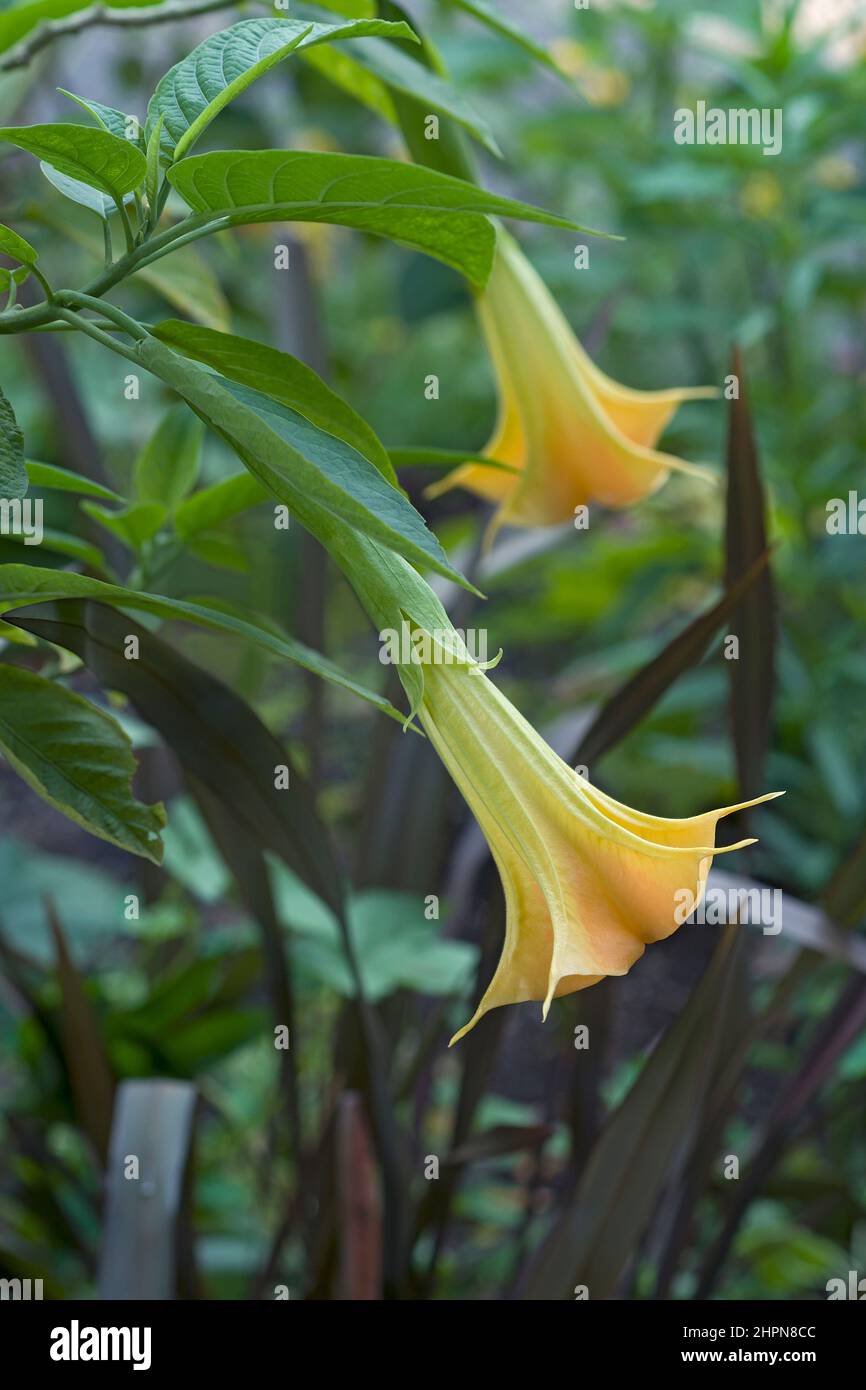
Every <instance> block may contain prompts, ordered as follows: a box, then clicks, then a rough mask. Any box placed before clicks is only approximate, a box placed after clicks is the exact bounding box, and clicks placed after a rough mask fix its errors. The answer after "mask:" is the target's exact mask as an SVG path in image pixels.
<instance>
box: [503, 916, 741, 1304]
mask: <svg viewBox="0 0 866 1390" xmlns="http://www.w3.org/2000/svg"><path fill="white" fill-rule="evenodd" d="M736 932H737V928H736V927H728V928H727V929H726V930H725V933H724V935H723V936H722V939H721V940H720V942H719V945H718V947H717V949H716V952H715V955H714V956H713V959H712V960H711V962H710V964H709V966H708V967H707V969H706V971H705V972H704V975H703V977H702V979H701V981H700V984H699V985H698V988H697V989H696V990H695V992H694V993H693V994H692V996H691V998H690V1000H689V1002H688V1004H687V1005H686V1007H685V1009H684V1010H683V1012H682V1013H681V1014H680V1016H679V1018H678V1019H677V1020H676V1022H675V1023H674V1024H673V1025H672V1027H670V1028H669V1029H668V1031H667V1033H666V1034H665V1036H664V1037H663V1039H662V1040H661V1042H660V1043H659V1044H658V1046H657V1047H656V1049H655V1051H654V1052H653V1053H652V1054H651V1056H650V1057H649V1059H648V1061H647V1062H646V1064H645V1066H644V1068H643V1070H642V1071H641V1073H640V1075H639V1076H638V1078H637V1080H636V1081H635V1083H634V1085H633V1086H632V1088H631V1090H630V1091H629V1092H628V1094H627V1096H626V1098H625V1100H624V1101H623V1102H622V1103H621V1104H620V1105H619V1106H618V1108H617V1109H616V1110H615V1111H614V1112H613V1114H612V1115H611V1117H610V1119H609V1120H608V1122H607V1124H606V1125H605V1127H604V1129H603V1130H602V1132H601V1134H600V1135H599V1138H598V1141H597V1142H596V1144H595V1147H594V1149H593V1151H592V1154H591V1155H590V1158H589V1161H588V1163H587V1165H586V1168H585V1169H584V1172H583V1176H582V1178H581V1181H580V1183H579V1185H578V1188H577V1191H576V1192H575V1194H574V1197H573V1198H572V1199H571V1201H570V1204H569V1208H568V1210H567V1211H566V1212H565V1213H562V1214H560V1215H559V1216H558V1218H557V1222H556V1226H555V1228H554V1230H553V1231H552V1233H551V1235H550V1237H549V1238H548V1240H547V1241H546V1242H545V1244H544V1245H542V1247H541V1249H540V1250H539V1253H538V1256H537V1258H536V1260H535V1262H534V1264H533V1266H532V1269H531V1271H530V1275H529V1278H528V1282H527V1287H526V1290H525V1292H524V1297H526V1298H529V1299H545V1300H546V1299H566V1298H569V1297H573V1290H574V1288H575V1286H576V1285H579V1284H582V1285H586V1286H587V1287H588V1290H589V1297H590V1299H593V1300H596V1299H602V1298H612V1297H615V1295H616V1290H617V1286H618V1283H619V1280H620V1277H621V1275H622V1272H623V1270H624V1269H625V1266H626V1263H627V1261H628V1259H629V1257H630V1256H631V1255H632V1254H633V1252H634V1251H635V1249H636V1248H637V1247H638V1244H639V1242H640V1240H641V1238H642V1236H643V1234H644V1231H645V1229H646V1226H647V1223H648V1222H649V1219H650V1217H651V1215H652V1213H653V1210H654V1208H655V1206H656V1204H657V1202H658V1200H659V1197H660V1195H661V1192H662V1189H663V1187H664V1185H665V1183H666V1182H667V1180H668V1178H669V1175H670V1172H671V1169H672V1167H673V1164H674V1162H675V1159H676V1157H677V1156H678V1155H680V1154H681V1151H682V1146H683V1143H684V1141H685V1140H688V1138H689V1136H690V1133H691V1132H692V1131H693V1125H694V1120H695V1116H696V1114H697V1113H698V1112H699V1107H700V1103H701V1100H702V1097H703V1095H704V1092H705V1088H706V1086H707V1084H708V1081H709V1078H710V1076H711V1074H712V1071H713V1068H714V1066H715V1065H716V1062H717V1059H718V1056H719V1048H720V1043H721V1038H722V1032H723V1026H724V1020H725V1015H726V1010H727V1008H728V1000H729V997H730V996H731V995H732V991H733V985H734V980H735V970H736V966H737V952H736Z"/></svg>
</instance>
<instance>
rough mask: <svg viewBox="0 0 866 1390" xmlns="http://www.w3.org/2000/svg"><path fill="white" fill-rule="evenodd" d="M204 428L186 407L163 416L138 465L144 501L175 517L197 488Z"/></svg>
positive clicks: (139, 489)
mask: <svg viewBox="0 0 866 1390" xmlns="http://www.w3.org/2000/svg"><path fill="white" fill-rule="evenodd" d="M203 439H204V425H203V424H202V422H201V420H199V419H198V417H197V416H196V415H194V414H193V413H192V411H191V410H188V409H187V407H186V406H184V405H176V406H172V408H171V409H170V410H169V411H168V412H167V413H166V414H165V415H164V416H163V418H162V420H161V421H160V423H159V425H158V426H157V428H156V430H155V431H154V433H153V435H152V436H151V438H150V439H149V440H148V442H147V444H145V446H144V448H143V449H142V451H141V453H140V454H139V456H138V459H137V460H136V463H135V470H134V478H135V488H136V492H137V494H138V496H139V498H140V499H141V501H142V502H159V503H162V505H163V506H164V508H165V510H166V511H167V512H168V514H169V515H171V514H172V513H173V512H174V511H175V510H176V509H177V507H178V506H179V505H180V503H181V502H182V501H183V499H184V498H185V497H186V495H187V493H188V492H191V491H192V489H193V488H194V487H195V480H196V478H197V477H198V470H199V464H200V463H201V448H202V441H203Z"/></svg>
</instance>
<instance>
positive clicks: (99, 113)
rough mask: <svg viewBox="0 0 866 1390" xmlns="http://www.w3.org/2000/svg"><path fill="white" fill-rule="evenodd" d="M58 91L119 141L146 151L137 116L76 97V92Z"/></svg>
mask: <svg viewBox="0 0 866 1390" xmlns="http://www.w3.org/2000/svg"><path fill="white" fill-rule="evenodd" d="M57 90H58V92H60V93H61V94H62V95H63V96H65V97H69V100H70V101H74V102H75V103H76V104H77V105H78V106H81V107H83V108H84V110H85V111H89V112H90V114H91V116H92V117H93V118H94V120H95V121H96V123H97V124H98V125H99V126H101V128H102V129H103V130H109V131H111V134H112V135H116V136H117V138H118V140H130V141H131V143H132V144H133V145H137V146H138V148H139V149H140V150H143V149H144V137H143V135H142V133H141V126H140V124H139V121H138V117H137V116H128V115H127V114H126V113H125V112H124V111H118V110H117V109H116V107H114V106H103V104H102V102H101V101H92V100H91V99H90V98H89V97H79V96H76V95H75V93H74V92H67V90H66V88H65V87H58V88H57ZM130 130H132V131H133V132H134V134H133V135H130V133H129V132H130Z"/></svg>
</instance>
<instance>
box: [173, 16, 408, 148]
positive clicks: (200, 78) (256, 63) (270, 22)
mask: <svg viewBox="0 0 866 1390" xmlns="http://www.w3.org/2000/svg"><path fill="white" fill-rule="evenodd" d="M380 34H385V35H388V36H390V37H391V38H403V39H414V37H415V36H414V34H413V33H412V30H411V29H410V28H409V26H408V25H407V24H402V23H400V24H390V23H388V22H387V21H385V20H380V19H374V20H351V21H349V22H348V23H346V24H314V23H312V22H307V21H304V20H297V19H244V20H241V22H240V23H239V24H233V25H232V26H231V28H230V29H223V30H222V31H221V32H220V33H219V34H213V35H211V37H210V38H208V39H205V40H204V42H203V43H200V44H199V45H198V47H197V48H194V49H193V51H192V53H190V54H188V55H187V57H186V58H183V59H182V60H181V61H180V62H179V63H177V64H176V65H175V66H174V67H173V68H171V69H170V70H169V71H168V72H167V73H166V74H165V76H164V77H163V78H162V80H161V81H160V83H159V86H158V87H157V89H156V91H155V92H154V94H153V96H152V97H151V100H150V104H149V106H148V108H147V121H146V124H145V134H146V136H147V138H148V139H149V138H150V135H151V132H152V131H153V128H154V126H155V125H156V122H157V121H158V119H159V117H160V116H162V117H163V122H164V124H163V133H162V137H161V141H160V145H161V150H162V158H163V161H164V162H166V163H170V162H171V161H172V160H173V159H180V158H181V156H182V155H183V154H184V152H185V151H186V150H189V149H191V148H192V146H193V145H194V143H195V141H196V140H197V139H198V138H199V136H200V135H201V134H202V132H203V131H204V130H205V129H206V128H207V127H208V126H209V125H210V123H211V121H212V120H214V118H215V117H216V116H217V115H219V113H220V111H222V110H223V108H224V107H226V106H228V104H229V102H231V101H234V99H235V97H237V96H240V94H241V92H243V91H245V90H246V88H247V87H249V86H250V84H251V83H253V82H255V81H256V79H257V78H259V77H263V76H264V74H265V73H266V72H269V71H270V69H271V68H272V67H275V66H276V64H277V63H281V62H282V61H283V59H284V58H288V57H289V55H290V54H291V53H294V51H295V50H296V49H297V48H300V47H308V48H309V47H312V46H313V45H315V44H320V43H329V42H331V41H333V40H334V39H350V38H365V37H367V36H372V35H380Z"/></svg>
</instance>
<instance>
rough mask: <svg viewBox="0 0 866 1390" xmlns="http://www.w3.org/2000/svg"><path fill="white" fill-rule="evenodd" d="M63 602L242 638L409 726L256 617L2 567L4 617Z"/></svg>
mask: <svg viewBox="0 0 866 1390" xmlns="http://www.w3.org/2000/svg"><path fill="white" fill-rule="evenodd" d="M61 598H92V599H96V600H97V601H98V602H100V603H107V604H110V605H111V607H112V608H132V609H138V610H140V611H141V612H142V613H153V614H154V615H155V616H156V617H158V618H165V619H173V620H174V621H175V622H178V621H179V622H188V623H197V624H198V625H199V626H200V627H206V628H210V629H211V630H212V631H214V632H221V633H223V634H225V635H226V636H229V637H242V638H244V639H245V640H246V641H247V642H253V643H254V644H255V645H256V646H258V647H261V648H263V649H264V650H265V651H267V652H269V653H270V654H271V655H272V656H276V657H279V658H280V659H281V660H282V661H291V662H293V663H294V664H295V665H298V666H302V667H303V668H304V670H306V671H312V672H313V674H314V675H316V676H320V677H321V678H322V680H326V681H330V682H331V684H332V685H338V686H340V687H341V688H342V689H343V690H348V691H349V692H350V694H352V695H357V696H359V697H360V698H361V699H362V700H366V701H367V702H368V703H369V704H371V705H375V707H376V708H377V709H379V710H381V711H382V713H384V714H387V715H390V717H391V718H392V719H396V720H398V721H399V722H400V723H401V724H402V723H403V722H404V716H403V715H401V714H400V712H399V710H396V709H395V708H394V706H393V705H392V704H390V703H389V701H388V700H385V699H383V698H382V696H381V695H376V694H375V693H374V692H373V691H372V690H368V689H367V687H366V686H364V685H360V684H359V683H358V682H357V681H353V680H352V679H351V677H349V676H347V675H345V674H344V673H343V672H342V671H341V670H340V669H339V667H338V666H335V665H334V664H333V662H331V661H328V659H327V657H324V656H321V655H320V654H319V652H316V651H313V650H312V648H311V647H307V646H305V645H304V643H303V642H296V641H295V639H294V638H293V637H289V636H287V635H286V634H285V633H280V632H276V631H274V630H273V629H272V628H267V627H262V626H260V625H259V624H258V623H257V622H255V621H254V620H253V619H252V618H239V617H236V616H235V615H234V614H233V613H226V612H223V611H221V610H220V609H218V608H212V607H211V606H210V605H208V604H205V603H190V602H188V601H187V600H186V599H178V598H167V597H165V596H164V595H163V594H145V593H139V592H138V591H137V590H136V589H126V588H124V587H123V586H122V585H120V584H105V583H103V582H102V580H101V579H89V578H87V576H86V575H83V574H68V573H66V572H65V571H64V570H50V569H40V568H39V567H37V566H36V565H0V612H4V613H5V612H8V611H10V610H12V609H15V608H22V607H24V606H25V605H27V604H31V603H44V602H46V601H48V600H53V599H61Z"/></svg>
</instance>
